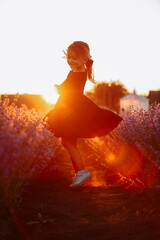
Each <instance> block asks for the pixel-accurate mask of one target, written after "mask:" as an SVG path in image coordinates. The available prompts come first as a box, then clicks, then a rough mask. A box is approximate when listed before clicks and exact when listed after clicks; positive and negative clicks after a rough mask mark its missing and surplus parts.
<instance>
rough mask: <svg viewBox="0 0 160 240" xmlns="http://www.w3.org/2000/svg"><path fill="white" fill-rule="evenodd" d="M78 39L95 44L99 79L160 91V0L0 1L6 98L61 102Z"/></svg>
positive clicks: (0, 86) (0, 76) (0, 89)
mask: <svg viewBox="0 0 160 240" xmlns="http://www.w3.org/2000/svg"><path fill="white" fill-rule="evenodd" d="M74 40H83V41H86V42H87V43H89V45H90V48H91V55H92V57H93V60H94V72H95V79H96V80H98V81H103V80H106V81H110V80H111V79H112V80H120V81H121V82H122V83H123V84H124V85H125V86H126V88H127V89H128V90H129V91H133V89H134V88H136V90H137V92H138V93H139V94H148V91H149V90H157V89H158V88H160V1H159V0H79V1H76V0H67V1H65V0H55V1H54V0H0V94H1V93H16V92H19V93H32V94H43V95H44V96H45V97H46V98H47V100H50V101H53V102H55V100H56V98H57V96H56V95H55V92H54V89H53V84H54V83H61V82H62V81H63V80H64V79H65V78H66V76H67V74H68V71H69V67H68V66H67V64H66V61H65V60H64V59H63V58H62V56H63V52H62V50H63V49H66V48H67V46H68V44H70V43H71V42H72V41H74ZM89 87H91V85H88V86H87V88H89Z"/></svg>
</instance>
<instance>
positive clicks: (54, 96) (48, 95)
mask: <svg viewBox="0 0 160 240" xmlns="http://www.w3.org/2000/svg"><path fill="white" fill-rule="evenodd" d="M43 97H44V99H45V100H46V101H47V102H48V103H52V104H55V103H56V102H57V100H58V97H59V95H58V93H57V92H56V90H55V88H50V89H47V91H46V92H45V93H43Z"/></svg>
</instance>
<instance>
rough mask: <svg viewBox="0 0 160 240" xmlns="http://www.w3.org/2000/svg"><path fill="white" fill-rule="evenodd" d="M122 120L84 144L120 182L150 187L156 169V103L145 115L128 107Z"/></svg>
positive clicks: (159, 125)
mask: <svg viewBox="0 0 160 240" xmlns="http://www.w3.org/2000/svg"><path fill="white" fill-rule="evenodd" d="M122 117H123V121H122V122H121V124H120V125H119V126H118V127H117V128H116V129H115V130H114V131H112V132H111V133H110V134H109V135H107V136H105V137H103V138H94V139H91V140H89V141H88V144H89V145H90V146H91V148H92V149H93V151H94V153H95V154H96V156H97V157H98V156H100V159H99V158H98V161H100V163H101V165H103V166H109V167H110V169H114V171H115V172H116V173H117V174H118V175H119V176H120V179H123V180H126V181H130V182H132V184H135V181H137V182H138V184H141V185H143V186H150V185H152V184H153V183H154V182H155V179H156V176H157V173H158V169H160V141H159V139H160V104H154V105H152V106H150V108H149V111H147V112H146V111H144V110H138V109H137V110H133V109H132V108H131V110H130V112H129V113H127V114H123V116H122ZM95 158H96V157H95Z"/></svg>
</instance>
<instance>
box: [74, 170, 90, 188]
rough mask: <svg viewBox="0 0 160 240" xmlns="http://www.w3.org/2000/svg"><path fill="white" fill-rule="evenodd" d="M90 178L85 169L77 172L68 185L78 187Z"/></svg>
mask: <svg viewBox="0 0 160 240" xmlns="http://www.w3.org/2000/svg"><path fill="white" fill-rule="evenodd" d="M91 176H92V175H91V173H90V172H89V171H88V170H87V169H84V170H81V171H78V172H77V174H76V176H75V177H74V182H73V183H72V184H71V185H70V187H78V186H80V185H82V184H83V183H84V182H85V181H86V180H87V179H89V178H90V177H91Z"/></svg>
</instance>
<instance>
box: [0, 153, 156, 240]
mask: <svg viewBox="0 0 160 240" xmlns="http://www.w3.org/2000/svg"><path fill="white" fill-rule="evenodd" d="M60 159H62V158H61V157H60ZM59 161H61V162H59V163H60V164H59V170H58V172H57V174H56V173H55V172H50V177H49V175H48V176H47V177H46V176H43V178H39V179H31V180H27V182H26V184H25V185H23V187H22V189H21V191H20V192H19V194H18V197H17V199H16V200H15V203H14V204H13V205H12V206H10V213H11V216H12V219H13V224H12V225H10V226H8V230H7V235H5V236H7V237H2V239H0V240H90V239H91V240H122V239H123V240H159V239H160V189H155V188H152V189H146V190H139V191H134V192H133V191H127V190H124V189H122V188H120V187H117V186H115V185H114V184H110V185H108V184H106V183H105V185H104V176H106V175H105V174H106V173H105V171H104V170H103V169H99V171H95V172H94V171H93V170H94V169H97V168H99V167H100V166H96V165H94V169H91V170H92V174H93V178H92V180H91V181H88V182H87V183H85V184H84V185H83V186H82V187H80V188H78V189H70V188H69V185H70V183H71V177H72V174H73V169H72V166H71V164H70V160H68V159H67V158H66V162H65V164H64V160H63V159H62V160H59ZM51 165H52V163H51ZM88 166H91V164H90V163H89V162H88ZM48 168H49V169H50V170H51V166H48ZM103 168H104V167H103ZM102 170H103V171H102ZM97 172H98V176H97ZM53 176H55V177H54V178H53ZM13 225H14V227H13ZM16 228H17V229H18V231H16V230H15V229H16ZM18 232H20V235H19V234H18ZM3 236H4V234H3Z"/></svg>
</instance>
